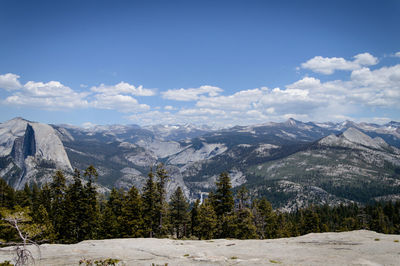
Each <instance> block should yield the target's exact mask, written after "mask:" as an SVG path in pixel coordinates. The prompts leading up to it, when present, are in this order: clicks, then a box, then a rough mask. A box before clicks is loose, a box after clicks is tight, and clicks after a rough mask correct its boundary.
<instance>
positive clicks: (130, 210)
mask: <svg viewBox="0 0 400 266" xmlns="http://www.w3.org/2000/svg"><path fill="white" fill-rule="evenodd" d="M120 225H121V234H122V237H143V236H144V231H143V204H142V199H141V197H140V194H139V191H138V190H137V189H136V188H135V187H134V186H132V188H131V189H130V190H129V192H128V194H127V195H126V196H125V199H124V201H123V204H122V213H121V217H120Z"/></svg>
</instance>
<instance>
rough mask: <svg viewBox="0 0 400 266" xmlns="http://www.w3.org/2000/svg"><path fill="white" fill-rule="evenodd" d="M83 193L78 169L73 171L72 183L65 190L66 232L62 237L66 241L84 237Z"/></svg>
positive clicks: (80, 239)
mask: <svg viewBox="0 0 400 266" xmlns="http://www.w3.org/2000/svg"><path fill="white" fill-rule="evenodd" d="M84 197H85V193H84V189H83V185H82V182H81V176H80V172H79V170H78V169H75V172H74V183H72V184H71V185H70V186H69V187H68V189H67V192H66V196H65V210H66V213H67V216H66V217H65V221H64V222H65V224H66V232H65V235H64V239H65V241H66V242H68V243H75V242H79V241H82V240H84V239H85V232H84V229H83V228H82V225H83V224H85V223H84V220H85V219H86V208H85V207H86V203H85V200H86V199H85V198H84Z"/></svg>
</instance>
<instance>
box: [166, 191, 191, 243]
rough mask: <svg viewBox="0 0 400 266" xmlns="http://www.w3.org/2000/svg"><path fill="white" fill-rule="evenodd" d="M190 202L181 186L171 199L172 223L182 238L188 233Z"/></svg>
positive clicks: (178, 235)
mask: <svg viewBox="0 0 400 266" xmlns="http://www.w3.org/2000/svg"><path fill="white" fill-rule="evenodd" d="M188 209H189V204H188V202H187V200H186V198H185V195H184V194H183V192H182V189H181V187H178V188H177V189H176V190H175V192H174V193H173V194H172V196H171V200H170V217H171V224H172V226H173V228H174V231H175V233H176V237H177V238H182V237H183V236H186V235H187V225H188V223H189V213H188Z"/></svg>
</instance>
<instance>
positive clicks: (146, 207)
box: [142, 170, 159, 237]
mask: <svg viewBox="0 0 400 266" xmlns="http://www.w3.org/2000/svg"><path fill="white" fill-rule="evenodd" d="M156 189H157V188H156V184H155V183H154V175H153V172H152V170H150V172H149V174H148V178H147V181H146V184H145V186H144V188H143V195H142V199H143V213H144V216H143V219H144V222H145V225H146V226H145V234H146V235H147V236H149V237H154V233H155V232H156V230H157V225H158V219H159V217H158V212H157V210H156V204H157V191H156Z"/></svg>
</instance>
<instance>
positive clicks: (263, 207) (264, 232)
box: [253, 198, 276, 239]
mask: <svg viewBox="0 0 400 266" xmlns="http://www.w3.org/2000/svg"><path fill="white" fill-rule="evenodd" d="M253 217H254V223H255V226H256V228H257V234H258V236H259V237H260V238H261V239H265V238H275V237H276V214H275V212H274V211H273V209H272V206H271V203H270V202H269V201H267V199H266V198H262V199H261V200H254V202H253Z"/></svg>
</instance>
